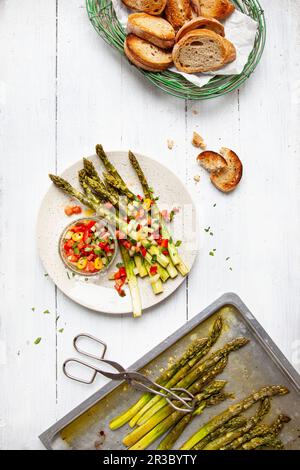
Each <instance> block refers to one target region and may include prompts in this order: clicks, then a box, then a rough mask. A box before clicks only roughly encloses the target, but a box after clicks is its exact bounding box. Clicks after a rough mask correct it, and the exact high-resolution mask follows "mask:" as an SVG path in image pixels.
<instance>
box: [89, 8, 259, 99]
mask: <svg viewBox="0 0 300 470" xmlns="http://www.w3.org/2000/svg"><path fill="white" fill-rule="evenodd" d="M120 1H121V0H120ZM232 1H233V3H234V4H235V6H236V8H237V9H239V10H240V11H241V12H243V13H245V14H247V15H249V16H251V18H253V19H254V20H256V21H257V22H258V30H257V34H256V38H255V43H254V47H253V49H252V51H251V53H250V55H249V59H248V62H247V64H246V65H245V67H244V70H243V72H242V73H240V74H239V75H227V76H225V75H223V76H222V75H218V76H216V77H214V78H212V79H211V80H210V81H209V82H208V83H207V84H206V85H204V86H203V87H201V88H199V87H197V86H196V85H194V84H192V83H191V82H189V81H188V80H186V79H185V78H184V77H182V76H181V75H179V74H176V73H174V72H171V71H168V70H166V71H164V72H156V73H153V72H146V71H144V70H141V69H138V70H139V71H140V73H142V74H143V75H144V76H145V77H146V78H147V79H148V80H149V81H150V82H152V83H153V84H154V85H155V86H157V87H158V88H160V89H161V90H163V91H165V92H166V93H169V94H171V95H174V96H177V97H178V98H183V99H188V100H206V99H209V98H215V97H217V96H221V95H224V94H225V93H229V92H230V91H233V90H235V89H236V88H238V87H239V86H240V85H241V84H242V83H244V81H245V80H247V78H248V77H249V76H250V75H251V73H252V72H253V71H254V69H255V67H256V66H257V64H258V62H259V60H260V58H261V55H262V53H263V50H264V45H265V40H266V23H265V17H264V12H263V10H262V8H261V6H260V4H259V2H258V1H257V0H232ZM86 7H87V12H88V15H89V18H90V21H91V22H92V24H93V26H94V28H95V29H96V31H97V32H98V33H99V34H100V36H101V37H102V38H103V39H104V40H105V41H106V42H107V43H108V44H110V45H111V46H113V47H115V48H116V49H118V50H119V51H120V52H121V54H123V53H124V52H123V47H124V40H125V36H126V31H125V30H124V28H123V26H122V25H121V24H120V22H119V20H118V18H117V16H116V13H115V10H114V7H113V5H112V3H111V0H86Z"/></svg>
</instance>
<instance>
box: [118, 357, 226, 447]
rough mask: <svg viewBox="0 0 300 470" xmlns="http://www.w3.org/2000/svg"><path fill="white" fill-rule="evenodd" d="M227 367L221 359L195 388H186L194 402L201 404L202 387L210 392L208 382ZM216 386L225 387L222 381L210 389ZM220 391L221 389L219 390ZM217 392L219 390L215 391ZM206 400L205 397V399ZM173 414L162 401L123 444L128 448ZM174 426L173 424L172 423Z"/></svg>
mask: <svg viewBox="0 0 300 470" xmlns="http://www.w3.org/2000/svg"><path fill="white" fill-rule="evenodd" d="M226 365H227V358H222V359H221V360H220V361H219V363H218V364H217V365H216V366H215V367H214V368H213V369H211V370H210V371H208V372H207V374H205V375H204V376H202V377H201V378H199V379H198V380H197V386H195V384H193V387H189V388H187V390H188V391H189V392H190V393H192V395H194V396H195V401H196V402H201V401H202V400H203V392H202V389H203V387H205V386H207V387H206V389H205V390H207V389H208V390H209V391H210V390H211V389H210V388H209V387H210V386H209V384H210V382H212V380H213V379H215V377H216V376H217V375H218V374H220V373H221V372H223V370H224V368H225V367H226ZM216 385H218V386H221V385H223V386H224V385H225V382H224V381H219V382H214V383H213V384H212V389H213V390H215V387H216ZM220 389H221V388H220ZM217 391H218V392H219V391H220V390H217ZM206 398H207V397H206ZM175 404H176V405H177V406H179V407H180V406H181V404H180V403H175ZM173 413H174V409H173V408H172V406H170V405H169V404H167V401H166V400H165V401H164V406H163V407H161V408H160V409H159V410H158V411H157V413H155V414H154V415H153V416H152V417H151V418H149V419H148V420H147V421H146V422H145V423H144V424H142V425H141V426H138V427H137V428H135V429H134V430H133V431H131V433H129V434H127V436H126V437H125V438H124V440H123V442H124V444H126V445H128V446H132V445H133V444H135V443H136V442H137V441H138V440H140V439H141V438H142V437H143V436H145V435H146V434H147V433H148V432H149V431H151V429H153V428H155V426H157V425H159V423H160V422H161V421H163V420H164V419H165V418H167V417H168V416H170V415H172V414H173ZM178 413H179V414H178V415H177V416H178V419H180V418H181V416H182V412H180V411H179V412H178ZM173 424H174V423H173Z"/></svg>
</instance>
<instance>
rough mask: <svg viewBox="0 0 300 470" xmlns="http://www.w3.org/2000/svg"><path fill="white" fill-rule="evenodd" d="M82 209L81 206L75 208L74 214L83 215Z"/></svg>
mask: <svg viewBox="0 0 300 470" xmlns="http://www.w3.org/2000/svg"><path fill="white" fill-rule="evenodd" d="M81 212H82V209H81V207H80V206H74V207H73V214H81Z"/></svg>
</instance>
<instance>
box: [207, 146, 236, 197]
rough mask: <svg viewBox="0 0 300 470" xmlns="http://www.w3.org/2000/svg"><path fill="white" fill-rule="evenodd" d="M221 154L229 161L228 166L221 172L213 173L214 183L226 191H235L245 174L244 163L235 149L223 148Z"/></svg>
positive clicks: (211, 176)
mask: <svg viewBox="0 0 300 470" xmlns="http://www.w3.org/2000/svg"><path fill="white" fill-rule="evenodd" d="M220 154H221V155H220V156H222V157H223V158H224V159H225V160H226V163H227V167H226V168H225V169H224V170H222V171H220V172H219V173H216V172H215V173H211V175H210V179H211V182H212V183H213V185H214V186H215V187H216V188H218V189H219V190H220V191H223V192H224V193H229V192H230V191H233V190H234V189H235V188H236V187H237V185H238V184H239V182H240V181H241V178H242V175H243V165H242V162H241V160H240V159H239V157H238V156H237V154H236V153H235V152H233V150H230V149H228V148H225V147H223V148H221V150H220Z"/></svg>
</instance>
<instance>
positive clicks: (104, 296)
mask: <svg viewBox="0 0 300 470" xmlns="http://www.w3.org/2000/svg"><path fill="white" fill-rule="evenodd" d="M107 155H108V157H109V159H110V160H111V162H112V163H113V164H114V165H115V166H116V167H117V169H118V170H119V172H120V174H121V176H122V177H123V178H124V180H125V181H126V183H127V184H128V187H129V188H130V189H131V190H132V191H133V192H135V193H136V194H142V190H141V187H140V185H139V181H138V179H137V177H136V175H135V172H134V170H133V169H132V168H131V165H130V163H129V161H128V157H127V152H121V151H120V152H119V151H118V152H107ZM136 156H137V157H138V160H139V162H140V165H141V167H142V168H143V170H144V173H145V174H146V176H147V179H148V182H149V184H150V185H151V186H152V187H153V188H154V192H155V196H159V201H158V203H159V207H160V209H161V210H162V209H163V208H168V209H169V210H170V208H172V207H178V208H179V209H180V210H179V213H178V214H177V215H176V217H175V219H174V222H172V224H171V225H170V230H171V232H172V236H173V238H174V240H178V239H180V240H181V241H182V244H181V246H180V248H179V249H178V250H179V253H180V255H181V257H182V258H183V260H184V262H185V263H186V264H187V265H188V266H189V267H190V268H191V267H192V265H193V262H194V260H195V257H196V255H197V250H198V244H197V235H196V234H197V224H196V212H195V206H194V204H193V201H192V199H191V196H190V195H189V193H188V192H187V190H186V188H185V186H184V185H183V183H182V182H181V181H180V180H179V179H178V178H177V176H175V175H174V173H172V172H171V171H170V170H169V169H168V168H166V167H165V166H163V165H162V164H161V163H158V162H157V161H155V160H152V159H151V158H148V157H145V156H143V155H139V154H136ZM89 159H90V160H92V161H93V163H94V164H95V166H96V168H97V170H99V172H101V171H102V170H103V167H102V164H101V162H100V160H99V158H98V157H97V156H96V155H93V156H91V157H89ZM81 168H82V160H79V161H78V162H77V163H75V164H74V165H72V166H70V167H69V168H68V169H67V170H65V171H64V172H63V173H62V175H61V176H62V177H63V178H65V179H66V180H68V181H69V182H70V183H71V184H72V185H73V186H75V187H76V188H78V189H80V188H79V183H78V179H77V173H78V171H79V170H80V169H81ZM70 200H71V199H70V198H69V197H68V196H67V195H65V194H63V193H62V191H60V190H59V189H58V188H56V187H55V186H54V185H51V187H50V189H49V190H48V192H47V194H46V195H45V197H44V199H43V202H42V204H41V207H40V210H39V214H38V224H37V238H38V250H39V254H40V257H41V260H42V263H43V265H44V267H45V269H46V271H47V273H48V274H49V276H50V277H51V278H52V280H53V282H54V283H55V284H56V285H57V287H58V288H59V289H60V290H61V291H62V292H63V293H64V294H65V295H67V296H68V297H70V298H71V299H72V300H74V301H75V302H77V303H79V304H80V305H83V306H84V307H88V308H90V309H92V310H96V311H98V312H102V313H110V314H125V313H131V311H132V309H131V299H130V294H129V291H128V289H127V288H126V296H125V297H119V296H118V294H117V292H116V291H115V289H114V287H113V284H114V283H113V281H109V280H108V276H109V275H110V274H111V273H112V272H114V271H115V270H116V267H115V265H116V263H118V262H120V261H121V259H120V254H119V253H118V254H117V256H116V259H115V262H114V263H113V265H112V266H111V267H110V269H109V271H107V272H106V273H105V274H103V275H99V276H96V277H94V276H93V277H90V278H85V277H84V276H81V275H74V274H72V272H71V271H70V270H69V269H67V268H66V266H65V265H64V264H63V262H62V260H61V258H60V255H59V250H58V243H59V238H60V235H61V233H62V231H63V230H64V228H65V227H66V226H67V225H68V224H69V223H70V222H72V219H74V221H75V220H76V219H78V218H80V217H84V216H85V215H86V214H85V211H83V213H82V214H80V215H74V216H71V217H67V216H66V215H65V213H64V208H65V206H66V205H68V203H69V202H70ZM183 281H184V278H183V277H182V276H181V275H180V274H179V275H178V276H177V277H176V278H175V279H168V281H167V282H166V283H164V292H163V293H162V294H159V295H154V294H153V292H152V289H151V285H150V283H149V278H145V279H140V278H138V282H139V287H140V293H141V300H142V307H143V310H144V309H147V308H149V307H152V306H153V305H155V304H157V303H159V302H161V301H162V300H164V299H166V298H167V297H169V296H170V295H171V294H172V293H173V292H174V291H175V290H176V289H177V288H178V287H179V286H180V284H182V282H183Z"/></svg>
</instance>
